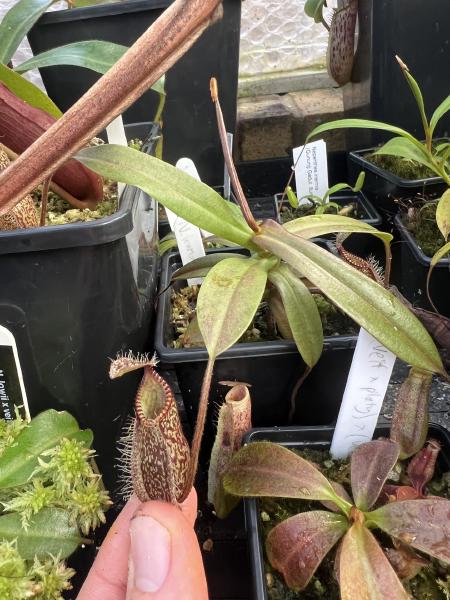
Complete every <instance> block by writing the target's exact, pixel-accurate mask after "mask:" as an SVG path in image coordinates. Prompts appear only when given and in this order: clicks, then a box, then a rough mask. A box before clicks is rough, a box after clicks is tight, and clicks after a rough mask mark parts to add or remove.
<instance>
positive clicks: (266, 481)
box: [223, 440, 450, 600]
mask: <svg viewBox="0 0 450 600" xmlns="http://www.w3.org/2000/svg"><path fill="white" fill-rule="evenodd" d="M398 458H399V446H398V445H397V443H396V442H394V441H392V440H375V441H372V442H368V443H366V444H362V445H360V446H358V447H357V448H356V449H355V450H354V451H353V453H352V455H351V461H350V473H351V492H352V497H350V495H349V494H348V493H347V491H346V490H345V488H344V487H343V486H342V485H341V484H338V483H336V482H333V481H329V480H328V479H326V478H325V477H324V475H322V473H321V472H320V471H319V470H318V469H317V468H316V467H315V466H314V465H313V464H311V463H310V462H308V461H307V460H305V459H303V458H301V457H300V456H299V455H298V454H296V453H295V452H293V451H291V450H289V449H287V448H284V447H282V446H279V445H277V444H273V443H270V442H254V443H251V444H249V445H247V446H244V447H243V448H242V449H241V450H239V451H238V452H237V454H235V456H234V458H233V459H232V461H231V464H230V466H229V468H228V470H227V472H226V474H225V476H224V480H223V483H224V488H225V490H226V492H227V493H229V494H232V495H235V496H243V497H277V498H280V497H282V498H295V499H299V500H308V501H312V500H317V501H320V502H321V503H322V504H323V505H324V506H325V507H326V508H327V509H328V510H327V511H325V510H313V511H309V512H302V513H299V514H297V515H295V516H292V517H290V518H288V519H287V520H285V521H282V522H281V523H280V524H279V525H277V526H276V527H274V528H273V529H272V530H271V531H270V532H269V534H268V536H267V540H266V553H267V557H268V559H269V562H270V563H271V565H272V566H273V567H274V568H275V569H276V570H277V571H279V572H280V573H282V575H283V577H284V579H285V582H286V584H287V586H288V587H289V588H291V589H293V590H297V591H299V590H303V589H304V588H305V587H306V586H307V585H308V583H309V581H310V580H311V577H312V576H313V575H314V573H315V571H316V569H317V568H318V566H319V565H320V563H321V562H322V561H323V559H324V558H325V556H326V555H327V554H328V553H329V552H330V550H331V549H332V548H333V547H334V546H335V545H336V544H337V543H338V542H339V540H341V542H340V544H339V547H338V549H337V553H336V559H335V572H336V575H337V580H338V582H339V588H340V593H341V598H342V600H360V599H361V598H371V599H373V600H376V599H379V600H386V599H389V600H407V598H409V595H408V594H407V593H406V591H405V589H404V587H403V585H402V583H401V581H400V579H399V577H398V576H397V574H396V572H395V570H394V568H393V566H392V565H391V563H390V561H389V560H388V558H387V556H386V554H385V552H384V551H383V549H382V547H381V546H380V543H379V541H378V540H377V537H376V532H377V530H381V531H382V532H384V533H386V534H388V535H389V536H391V538H392V540H393V545H392V546H393V547H392V548H391V549H390V555H391V560H392V562H394V560H395V558H396V557H397V556H396V553H397V554H398V558H402V559H403V564H404V563H405V562H408V561H409V563H413V561H415V564H416V565H419V569H420V567H421V566H423V564H424V561H423V560H422V559H421V557H420V556H418V555H417V554H415V553H414V552H413V551H412V550H413V549H414V550H419V551H420V552H423V553H425V554H428V555H429V556H431V557H434V558H437V559H439V560H441V561H443V562H445V563H446V564H449V563H450V526H449V518H448V516H449V514H450V501H448V500H446V499H444V498H441V497H431V496H424V495H423V494H424V492H423V488H424V485H425V484H426V483H427V482H428V481H429V480H430V479H431V475H432V474H433V471H434V462H435V460H436V454H435V453H433V452H432V451H431V452H430V450H429V449H428V448H426V449H424V450H423V451H422V453H421V454H420V455H419V456H417V457H415V458H414V459H413V461H412V462H411V464H410V467H409V469H408V473H409V475H410V479H411V482H412V483H413V485H414V487H410V488H409V490H412V492H413V494H411V492H409V496H408V495H406V498H408V497H409V498H413V499H406V500H401V501H398V500H396V498H395V497H394V496H393V495H388V494H386V493H385V492H384V486H385V482H386V480H387V478H388V476H389V473H390V472H391V471H392V469H393V468H394V466H395V465H396V462H397V460H398ZM390 487H391V488H392V486H390ZM399 489H400V488H398V487H397V488H396V490H397V491H399ZM390 491H391V492H392V490H390ZM400 497H401V494H400ZM386 499H389V500H391V501H390V502H388V503H386ZM405 548H406V550H405ZM392 553H394V555H392ZM417 570H418V569H417ZM410 574H411V573H410Z"/></svg>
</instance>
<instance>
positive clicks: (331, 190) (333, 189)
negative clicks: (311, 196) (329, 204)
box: [323, 183, 352, 200]
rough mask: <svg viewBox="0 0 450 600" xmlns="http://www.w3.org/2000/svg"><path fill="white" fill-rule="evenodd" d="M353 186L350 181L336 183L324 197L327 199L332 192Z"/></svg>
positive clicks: (349, 188)
mask: <svg viewBox="0 0 450 600" xmlns="http://www.w3.org/2000/svg"><path fill="white" fill-rule="evenodd" d="M351 189H352V187H351V186H350V185H349V184H348V183H336V185H333V186H331V187H330V188H329V189H328V190H327V192H326V194H325V196H324V197H323V199H324V200H326V199H327V198H328V197H329V196H331V194H336V193H337V192H341V191H342V190H351Z"/></svg>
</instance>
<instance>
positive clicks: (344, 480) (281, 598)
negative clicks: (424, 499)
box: [259, 450, 450, 600]
mask: <svg viewBox="0 0 450 600" xmlns="http://www.w3.org/2000/svg"><path fill="white" fill-rule="evenodd" d="M298 454H300V456H302V457H303V458H306V459H307V460H310V461H311V462H314V463H315V464H316V466H319V468H320V470H321V471H322V473H323V474H324V475H325V476H326V477H327V478H329V479H332V480H334V481H337V482H339V483H341V484H342V485H343V486H344V487H345V488H346V490H347V492H348V493H349V494H350V495H351V488H350V466H349V464H348V461H341V460H332V459H331V458H330V457H329V454H328V452H324V451H317V450H306V451H302V452H298ZM396 475H397V476H396V477H395V479H397V478H398V479H399V480H400V482H404V483H406V480H405V477H404V474H403V469H402V468H396ZM449 475H450V474H449V473H445V474H443V475H440V476H438V477H436V478H435V479H434V480H433V481H432V482H431V483H430V484H429V485H428V491H429V493H430V494H438V495H442V496H445V497H447V498H448V497H450V495H449V480H450V477H449ZM323 508H324V507H323V506H322V505H321V504H320V503H319V502H308V501H305V500H288V499H274V498H263V499H261V500H260V501H259V510H260V516H261V523H262V530H263V537H264V539H265V538H266V536H267V534H268V533H269V531H270V530H271V529H272V528H273V527H275V526H276V525H278V523H281V522H282V521H284V520H285V519H288V518H289V517H291V516H293V515H295V514H297V513H299V512H305V511H309V510H320V509H323ZM374 533H375V535H377V536H378V537H379V538H380V541H381V542H382V544H383V546H385V547H386V546H387V545H388V544H390V541H389V538H388V536H385V535H384V534H381V537H380V536H379V535H378V534H379V532H377V531H376V530H375V531H374ZM335 554H336V548H334V549H333V550H332V551H331V552H330V553H329V554H328V555H327V557H326V558H325V560H324V561H323V562H322V564H321V565H320V567H319V568H318V570H317V571H316V573H315V575H314V576H313V577H312V579H311V581H310V583H309V585H308V586H307V587H306V588H305V590H303V591H302V592H295V591H293V590H290V589H289V588H288V587H287V586H286V585H285V583H284V580H283V577H282V576H281V575H280V574H279V573H277V572H276V571H275V570H274V569H272V567H271V566H270V564H269V563H268V562H267V560H266V559H265V575H266V586H267V591H268V596H269V599H270V600H324V599H326V600H339V598H340V595H339V588H338V585H337V583H336V579H335V576H334V558H335ZM404 585H405V587H406V589H407V591H408V593H409V594H410V595H411V597H412V598H414V599H417V600H448V599H449V598H450V568H449V567H446V566H444V565H443V564H442V563H439V561H437V560H432V561H430V563H429V566H427V567H425V568H424V569H422V570H421V572H420V573H419V574H418V575H417V576H416V577H414V578H413V579H411V580H410V581H409V582H405V583H404ZM355 600H356V599H355Z"/></svg>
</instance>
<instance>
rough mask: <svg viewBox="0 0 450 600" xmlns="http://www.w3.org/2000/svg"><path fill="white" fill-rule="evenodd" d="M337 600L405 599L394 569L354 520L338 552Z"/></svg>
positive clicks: (371, 537) (365, 530) (362, 527)
mask: <svg viewBox="0 0 450 600" xmlns="http://www.w3.org/2000/svg"><path fill="white" fill-rule="evenodd" d="M339 583H340V588H341V600H408V594H407V593H406V591H405V589H404V588H403V586H402V584H401V582H400V580H399V578H398V577H397V575H396V574H395V571H394V569H393V568H392V566H391V565H390V563H389V561H388V559H387V558H386V556H385V555H384V553H383V550H382V549H381V548H380V546H379V545H378V542H377V541H376V539H375V538H374V536H373V535H372V534H371V533H370V531H369V530H368V529H367V528H366V527H365V526H364V525H363V524H362V523H354V524H353V525H352V526H351V528H350V529H349V530H348V532H347V533H346V535H345V537H344V539H343V540H342V544H341V547H340V553H339Z"/></svg>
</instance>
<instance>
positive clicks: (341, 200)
mask: <svg viewBox="0 0 450 600" xmlns="http://www.w3.org/2000/svg"><path fill="white" fill-rule="evenodd" d="M281 196H282V194H277V195H276V199H277V204H278V211H280V202H281ZM330 201H331V202H336V203H337V204H339V206H342V207H343V206H346V205H348V204H352V203H353V204H356V205H357V214H358V215H359V217H358V220H360V221H363V222H364V223H367V224H368V225H372V227H376V228H377V229H379V228H380V227H381V224H382V218H381V215H380V214H379V212H378V211H377V210H376V209H375V207H374V206H373V204H372V203H371V202H370V201H369V200H368V198H367V196H366V195H365V194H364V193H363V192H358V193H355V192H345V193H339V194H333V195H332V196H330ZM284 204H285V205H287V206H289V205H288V202H287V199H286V200H285V201H284ZM330 237H333V236H330ZM344 248H345V249H346V250H349V251H350V252H353V253H354V254H357V255H358V256H362V257H365V256H368V255H369V254H376V255H378V254H380V253H381V251H382V250H383V248H382V244H381V242H380V241H378V240H377V239H376V238H374V236H372V235H370V234H364V233H357V234H356V233H355V234H352V235H350V236H349V237H348V238H346V240H345V241H344Z"/></svg>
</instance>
